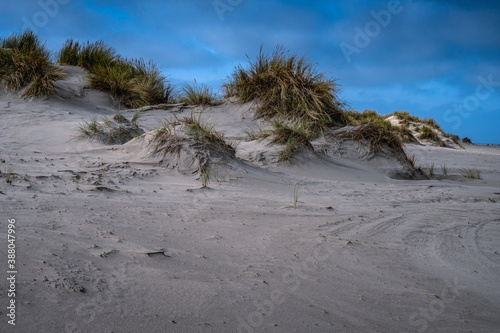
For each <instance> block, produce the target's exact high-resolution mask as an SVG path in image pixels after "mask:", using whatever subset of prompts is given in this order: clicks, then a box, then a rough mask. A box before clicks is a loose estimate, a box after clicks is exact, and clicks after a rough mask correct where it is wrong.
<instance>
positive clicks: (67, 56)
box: [58, 39, 173, 108]
mask: <svg viewBox="0 0 500 333" xmlns="http://www.w3.org/2000/svg"><path fill="white" fill-rule="evenodd" d="M58 61H59V62H60V63H62V64H68V65H78V66H81V67H83V68H85V69H87V70H88V71H89V81H90V85H91V87H92V88H94V89H96V90H100V91H103V92H107V93H109V94H111V96H113V97H114V98H115V99H116V100H118V101H119V102H120V105H122V106H123V107H125V108H139V107H142V106H146V105H155V104H162V103H168V102H170V101H171V99H172V92H173V89H172V86H171V85H170V84H169V83H168V82H167V79H166V77H165V76H164V75H163V74H162V73H161V71H160V69H159V68H158V66H157V65H155V64H154V63H153V62H151V61H150V62H145V61H144V60H143V59H130V60H129V59H122V58H121V57H120V56H119V55H117V54H116V51H115V49H113V48H112V47H110V46H108V45H106V44H105V43H104V42H103V41H98V42H94V43H90V42H87V43H86V44H83V45H82V44H80V43H79V42H75V41H74V40H72V39H69V40H67V41H66V43H65V44H64V46H63V48H62V49H61V51H60V52H59V54H58Z"/></svg>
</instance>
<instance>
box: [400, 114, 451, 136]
mask: <svg viewBox="0 0 500 333" xmlns="http://www.w3.org/2000/svg"><path fill="white" fill-rule="evenodd" d="M394 116H396V117H397V118H398V119H399V120H401V121H402V124H403V125H406V126H408V125H409V124H410V122H414V123H422V124H425V125H427V126H430V127H431V128H434V129H436V130H438V131H440V132H442V133H443V134H444V132H443V129H442V128H441V126H439V124H438V123H437V122H436V120H435V119H434V118H432V117H428V118H424V119H421V118H419V117H418V116H412V115H411V114H410V113H409V112H408V111H396V112H394Z"/></svg>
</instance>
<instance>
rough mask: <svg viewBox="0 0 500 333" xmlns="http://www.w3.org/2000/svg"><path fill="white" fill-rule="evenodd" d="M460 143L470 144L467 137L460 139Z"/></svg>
mask: <svg viewBox="0 0 500 333" xmlns="http://www.w3.org/2000/svg"><path fill="white" fill-rule="evenodd" d="M462 142H463V143H468V144H472V141H471V139H469V138H468V137H465V138H463V139H462Z"/></svg>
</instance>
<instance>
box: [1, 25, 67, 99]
mask: <svg viewBox="0 0 500 333" xmlns="http://www.w3.org/2000/svg"><path fill="white" fill-rule="evenodd" d="M50 57H51V54H50V52H49V51H48V50H47V49H46V48H45V45H44V44H42V43H41V42H40V40H39V38H38V37H37V36H36V35H35V34H34V33H33V32H29V31H27V32H24V33H22V34H12V35H10V36H9V37H7V38H0V85H1V86H3V87H4V88H6V89H7V90H11V91H18V90H20V89H22V88H24V87H26V89H25V91H24V92H23V97H45V96H48V95H50V94H52V93H53V92H54V91H55V82H56V81H57V80H60V79H62V78H63V77H64V72H63V71H62V70H61V69H59V68H58V67H57V66H56V65H55V64H54V63H52V62H51V61H50Z"/></svg>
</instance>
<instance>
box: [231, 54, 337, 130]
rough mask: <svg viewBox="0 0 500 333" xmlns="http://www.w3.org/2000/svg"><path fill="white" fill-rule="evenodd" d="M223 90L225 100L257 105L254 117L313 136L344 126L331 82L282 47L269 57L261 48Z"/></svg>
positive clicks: (333, 81)
mask: <svg viewBox="0 0 500 333" xmlns="http://www.w3.org/2000/svg"><path fill="white" fill-rule="evenodd" d="M223 88H224V90H225V97H232V96H235V97H237V98H238V100H239V101H240V102H241V103H246V102H250V101H254V100H255V101H258V102H259V107H258V109H257V117H262V118H266V119H272V118H274V117H280V118H283V119H287V120H289V121H292V122H295V123H297V122H300V123H302V124H303V125H304V126H307V127H308V128H310V129H312V130H314V131H316V132H319V131H320V130H321V129H323V128H325V127H326V126H331V125H337V124H345V119H344V115H343V110H342V106H343V105H342V103H341V102H340V100H339V98H338V92H339V89H338V86H337V84H336V83H335V80H334V79H332V78H329V77H327V76H326V75H325V74H324V73H319V72H318V71H317V70H316V66H315V65H314V64H312V63H311V62H309V61H308V60H307V59H306V58H305V57H299V56H298V55H295V54H290V52H289V51H288V50H287V49H286V48H284V47H283V46H277V47H276V50H275V51H274V52H273V53H272V54H270V55H269V54H265V53H264V52H263V51H262V47H261V49H260V52H259V55H258V56H257V59H256V60H255V61H254V62H250V64H249V66H248V67H247V68H244V67H242V66H241V65H240V66H238V67H237V68H235V70H234V72H233V74H232V75H231V76H230V77H229V78H228V80H227V82H226V83H225V84H224V85H223Z"/></svg>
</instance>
